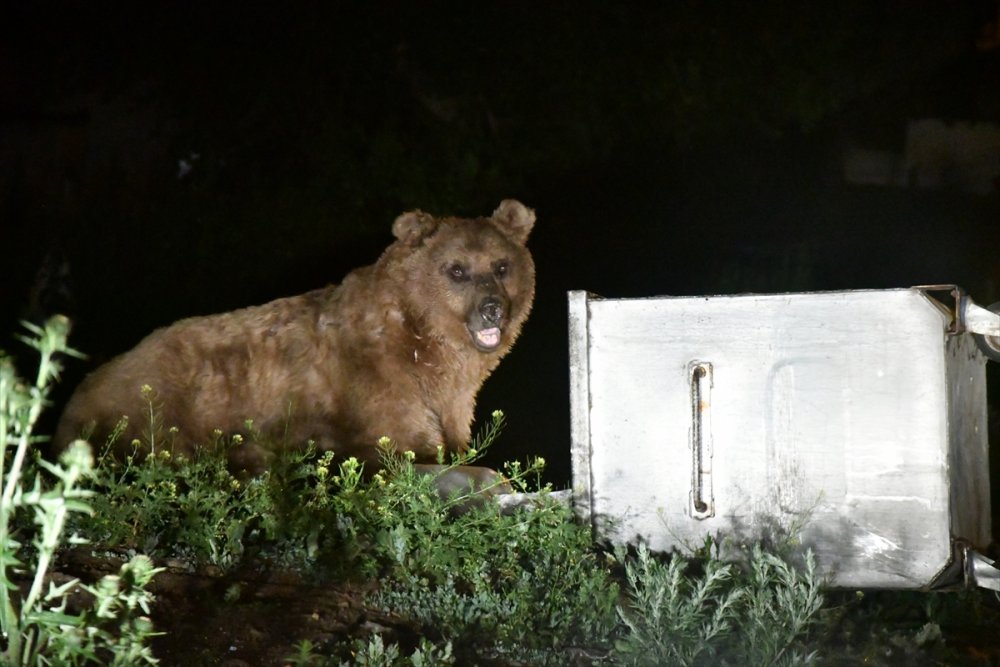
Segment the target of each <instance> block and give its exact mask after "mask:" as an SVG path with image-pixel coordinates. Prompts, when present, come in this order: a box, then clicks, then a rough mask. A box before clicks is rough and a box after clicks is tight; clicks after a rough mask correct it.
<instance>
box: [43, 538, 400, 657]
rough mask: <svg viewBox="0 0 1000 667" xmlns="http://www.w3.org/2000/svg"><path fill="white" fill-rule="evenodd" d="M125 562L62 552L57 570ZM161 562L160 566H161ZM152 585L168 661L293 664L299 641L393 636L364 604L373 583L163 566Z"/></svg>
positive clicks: (92, 572)
mask: <svg viewBox="0 0 1000 667" xmlns="http://www.w3.org/2000/svg"><path fill="white" fill-rule="evenodd" d="M121 562H122V561H121V560H118V559H115V558H101V557H94V556H92V555H89V554H88V553H86V552H84V551H82V550H81V551H74V552H68V553H66V554H64V555H63V558H62V560H61V563H60V570H61V571H62V573H64V574H65V575H69V576H73V577H78V578H80V579H82V580H84V581H96V580H97V579H99V578H100V577H101V576H104V575H105V574H113V573H115V572H117V570H118V568H119V567H120V565H121ZM158 565H162V564H158ZM166 568H167V569H166V571H164V572H161V573H159V574H158V575H156V577H155V578H154V579H153V582H152V583H151V584H150V586H149V587H148V588H149V590H150V591H151V592H152V593H153V594H154V595H155V596H156V601H155V603H154V606H153V614H152V617H153V623H154V626H155V628H156V630H157V631H159V632H162V633H164V634H162V635H160V636H159V637H156V638H155V639H154V640H153V641H152V646H153V651H154V654H155V655H156V657H157V658H159V660H160V664H161V665H164V667H174V666H176V667H187V666H192V667H194V666H198V665H222V666H225V667H244V666H251V667H258V666H260V667H268V666H271V665H279V666H280V665H286V664H290V663H289V662H288V660H287V658H288V657H289V656H290V655H292V654H293V653H294V651H295V645H296V644H298V643H299V642H300V641H302V640H303V639H308V640H310V641H311V642H313V644H314V645H319V646H320V647H322V646H324V645H328V644H333V643H335V642H338V641H341V640H344V639H348V638H350V637H358V636H364V635H367V634H370V633H371V632H373V631H379V632H384V631H386V630H388V631H389V632H390V634H396V633H395V632H394V630H393V628H392V627H391V624H392V620H391V619H388V618H385V617H384V615H380V614H378V613H377V612H375V611H374V610H371V609H367V608H366V607H365V606H364V603H363V601H364V598H365V596H366V594H367V593H369V592H371V590H372V589H373V588H374V586H371V585H369V586H365V585H336V586H331V585H323V586H320V585H316V584H312V583H309V582H306V581H303V580H302V579H301V578H300V577H298V576H296V575H289V574H271V575H265V574H255V575H229V576H222V574H221V573H220V572H217V571H213V570H212V569H207V570H205V571H202V572H191V571H188V570H187V569H186V568H185V567H183V565H181V564H172V563H167V564H166Z"/></svg>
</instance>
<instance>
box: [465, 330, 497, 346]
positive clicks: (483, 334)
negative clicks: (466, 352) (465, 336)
mask: <svg viewBox="0 0 1000 667" xmlns="http://www.w3.org/2000/svg"><path fill="white" fill-rule="evenodd" d="M471 333H472V340H473V342H474V343H475V344H476V347H478V348H479V349H480V350H482V351H484V352H490V351H492V350H495V349H496V348H497V347H498V346H499V345H500V327H490V328H488V329H480V330H479V331H472V332H471Z"/></svg>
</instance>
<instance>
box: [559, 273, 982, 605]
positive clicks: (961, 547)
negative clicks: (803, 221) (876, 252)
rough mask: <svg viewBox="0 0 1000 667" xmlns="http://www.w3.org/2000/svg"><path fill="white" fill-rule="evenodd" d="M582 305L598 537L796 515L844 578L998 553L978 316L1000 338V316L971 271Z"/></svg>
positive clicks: (894, 576) (907, 578) (914, 580)
mask: <svg viewBox="0 0 1000 667" xmlns="http://www.w3.org/2000/svg"><path fill="white" fill-rule="evenodd" d="M939 293H940V294H939ZM941 295H944V296H945V299H944V300H941V299H939V298H938V297H939V296H941ZM569 315H570V366H571V389H570V393H571V397H570V403H571V412H572V440H573V441H572V457H573V502H574V506H575V509H576V512H577V514H578V516H580V517H581V518H582V519H583V520H585V521H588V522H590V524H591V525H592V526H593V529H594V531H595V535H596V536H597V537H598V538H599V539H602V540H608V541H610V542H612V543H616V544H624V543H639V542H642V543H645V544H647V545H649V546H650V547H651V548H652V549H654V550H662V551H670V550H675V549H677V550H681V551H684V550H686V549H688V548H691V547H695V546H700V545H702V544H704V542H705V539H706V538H707V537H711V538H715V539H717V540H720V541H725V538H731V539H733V540H737V541H751V540H756V539H761V538H762V537H763V536H766V535H769V534H773V532H774V531H775V530H778V531H779V532H784V533H786V534H788V535H789V536H791V537H794V538H797V539H798V540H799V541H800V542H801V544H802V545H804V546H806V547H809V548H811V549H812V551H813V552H814V554H815V556H816V560H817V563H818V565H819V567H820V570H821V572H822V573H823V574H825V575H826V576H827V577H828V578H829V581H830V583H831V584H832V585H835V586H844V587H871V588H919V589H928V588H935V587H941V586H945V585H950V584H953V583H955V582H956V581H959V582H960V581H961V580H962V579H963V575H965V576H966V577H968V576H975V572H977V571H980V570H979V569H978V568H979V565H984V564H986V565H988V564H989V561H986V560H985V559H983V558H982V557H981V556H978V554H976V555H975V557H973V556H972V555H970V554H968V553H967V549H968V548H969V547H979V548H983V547H985V546H987V545H988V544H989V542H990V522H991V516H990V482H989V465H988V451H987V449H988V447H987V424H986V373H985V363H986V357H985V356H984V355H983V353H982V352H981V350H980V347H979V346H977V342H976V340H975V336H974V333H973V332H978V333H979V334H981V335H983V336H988V337H989V338H987V340H993V341H994V342H995V341H996V340H997V338H996V336H998V335H1000V316H997V315H995V314H994V313H992V312H990V311H988V310H986V309H984V308H980V307H979V306H976V305H975V304H974V303H973V302H972V301H971V300H970V299H969V298H968V297H967V296H965V295H964V293H962V292H961V290H959V289H958V288H953V287H952V286H934V287H919V288H910V289H892V290H865V291H842V292H820V293H803V294H768V295H739V296H712V297H676V298H671V297H663V298H650V299H601V298H599V297H596V296H594V295H591V294H588V293H586V292H571V293H570V294H569ZM970 329H971V330H970ZM974 564H978V565H976V568H974V567H973V565H974ZM984 572H985V571H984ZM984 576H985V577H986V578H993V575H992V574H990V573H986V574H984Z"/></svg>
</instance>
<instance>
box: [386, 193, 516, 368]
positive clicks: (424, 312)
mask: <svg viewBox="0 0 1000 667" xmlns="http://www.w3.org/2000/svg"><path fill="white" fill-rule="evenodd" d="M534 223H535V212H534V211H533V210H531V209H530V208H528V207H526V206H525V205H524V204H522V203H521V202H518V201H515V200H513V199H506V200H504V201H502V202H501V203H500V206H499V207H497V209H496V211H494V212H493V215H492V216H490V217H488V218H472V219H467V218H436V217H434V216H432V215H429V214H427V213H424V212H423V211H410V212H408V213H404V214H402V215H400V216H399V217H398V218H396V221H395V223H394V224H393V226H392V231H393V234H394V235H395V237H396V239H397V241H396V243H395V244H394V245H395V246H397V252H395V253H393V257H394V259H393V260H392V261H393V262H397V263H401V264H402V265H403V266H402V268H403V271H402V273H401V279H402V280H403V281H404V282H405V284H403V285H400V287H401V289H402V290H403V294H404V297H403V298H404V299H405V301H406V309H407V311H408V312H409V313H411V314H412V315H413V316H414V318H415V319H416V320H417V321H419V322H420V323H421V325H422V326H423V327H426V329H427V330H428V332H429V333H430V334H431V335H433V336H436V337H438V338H439V339H443V340H445V341H447V342H449V343H452V344H471V346H472V347H473V348H474V349H476V350H478V351H479V352H482V353H486V354H491V353H497V354H498V355H502V354H503V353H504V352H506V351H507V350H508V349H509V348H510V346H511V345H512V344H513V343H514V340H515V339H516V338H517V336H518V334H519V333H520V330H521V325H522V324H523V323H524V321H525V320H526V319H527V317H528V313H529V312H530V311H531V304H532V301H533V300H534V295H535V264H534V262H533V261H532V258H531V253H530V252H529V251H528V249H527V247H525V243H526V242H527V240H528V235H529V234H530V233H531V229H532V227H533V226H534Z"/></svg>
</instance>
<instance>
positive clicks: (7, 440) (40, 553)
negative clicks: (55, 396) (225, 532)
mask: <svg viewBox="0 0 1000 667" xmlns="http://www.w3.org/2000/svg"><path fill="white" fill-rule="evenodd" d="M25 327H26V328H27V329H28V330H29V331H30V332H31V334H33V335H32V336H30V337H29V336H24V337H20V339H21V340H22V341H23V342H25V343H27V344H28V345H29V346H30V347H32V348H34V349H35V350H37V351H38V352H39V355H40V360H39V364H38V372H37V375H36V377H35V381H34V384H31V385H26V384H25V383H24V382H22V381H21V380H20V379H19V378H18V376H17V373H16V371H15V369H14V364H13V362H12V360H11V359H10V358H9V357H8V356H6V355H4V354H2V353H0V473H2V478H0V486H2V492H0V633H2V644H0V662H2V663H3V664H5V665H48V664H60V665H82V664H93V663H100V662H107V663H108V664H115V665H127V664H128V665H132V664H141V663H146V664H155V662H156V661H155V659H154V658H153V657H152V654H151V653H150V652H149V650H148V648H146V647H145V646H144V645H143V643H144V641H145V640H146V639H147V638H148V637H149V636H150V635H151V633H152V627H151V624H150V623H149V621H148V619H147V618H146V617H145V614H148V613H149V604H150V601H151V599H152V598H151V596H150V595H149V594H148V593H147V592H146V591H145V590H144V586H145V585H146V584H147V583H148V582H149V580H150V579H151V578H152V576H153V575H155V574H156V572H157V570H155V569H154V568H152V565H151V563H149V561H148V559H144V558H143V557H138V558H137V559H136V560H134V561H133V562H132V563H127V564H126V565H124V566H123V567H122V571H121V573H120V575H119V576H109V577H105V578H104V579H102V580H101V581H100V582H98V584H97V585H96V586H93V587H88V586H84V585H83V584H81V582H79V581H78V580H71V581H68V582H66V583H63V584H60V585H56V584H54V583H52V581H51V577H50V575H51V574H52V567H53V563H54V559H55V556H56V552H57V550H58V549H59V548H60V546H61V545H62V544H63V541H64V540H65V541H67V542H69V543H71V544H73V543H79V542H81V540H80V539H79V538H78V537H77V536H76V535H71V536H70V537H68V538H66V537H65V536H64V532H65V529H66V524H67V520H68V518H69V517H70V515H71V514H72V513H80V514H87V513H89V512H90V511H91V510H90V506H89V505H88V504H87V502H86V500H87V498H88V497H89V496H90V494H91V492H90V491H88V490H86V489H84V488H81V486H80V482H81V481H82V479H83V478H84V477H86V476H87V475H89V474H90V473H91V470H92V467H93V458H92V456H91V454H90V449H89V447H88V446H87V444H86V443H84V442H81V441H78V442H75V443H73V445H72V446H70V447H69V448H68V449H67V451H66V452H65V453H64V455H63V456H62V458H61V460H60V461H59V463H50V462H48V461H44V460H42V459H41V458H40V457H38V456H37V454H36V451H35V448H34V445H35V444H36V443H37V442H38V441H39V440H41V438H40V437H39V436H36V435H35V434H34V428H35V425H36V423H37V422H38V418H39V416H40V415H41V413H42V410H43V409H44V407H45V406H46V405H47V399H48V395H49V390H50V387H51V385H52V382H53V381H54V380H56V379H57V378H58V375H59V372H60V370H61V368H60V364H59V355H63V354H69V355H78V353H76V352H75V351H73V350H72V349H70V348H69V347H68V346H67V344H66V337H67V335H68V333H69V321H68V320H67V319H66V318H64V317H61V316H57V317H54V318H52V319H50V320H49V321H48V322H47V323H46V325H45V327H44V328H43V327H37V326H35V325H31V324H27V323H26V324H25ZM43 472H44V473H47V475H45V474H43ZM29 479H30V482H29ZM28 513H30V515H31V520H30V521H29V520H27V519H25V518H24V515H25V514H28ZM21 533H24V534H26V535H30V536H31V538H32V539H31V544H30V546H27V545H24V544H22V543H21V542H20V541H19V537H20V536H21ZM22 559H27V560H22ZM25 584H26V585H25ZM25 589H26V592H25ZM77 591H82V592H84V593H89V594H90V597H91V598H92V599H93V602H94V604H93V607H92V608H91V609H88V610H86V611H84V612H82V613H72V612H71V611H70V610H69V609H68V606H67V602H68V598H69V596H70V594H72V593H74V592H77Z"/></svg>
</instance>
